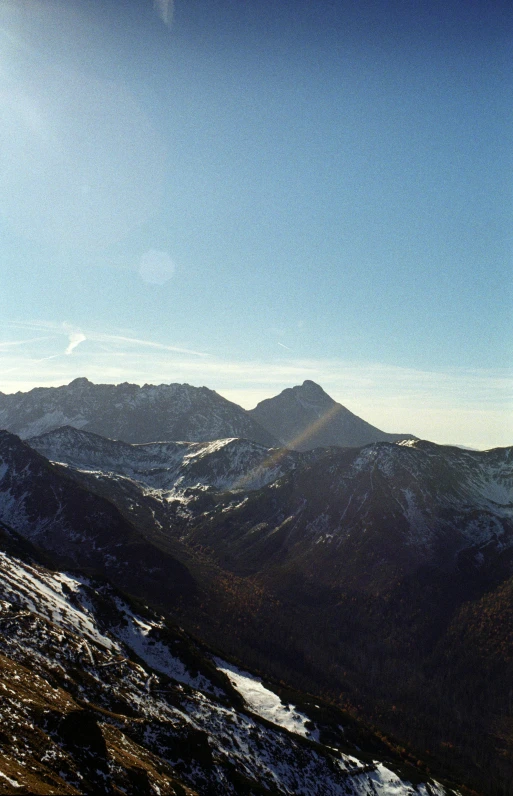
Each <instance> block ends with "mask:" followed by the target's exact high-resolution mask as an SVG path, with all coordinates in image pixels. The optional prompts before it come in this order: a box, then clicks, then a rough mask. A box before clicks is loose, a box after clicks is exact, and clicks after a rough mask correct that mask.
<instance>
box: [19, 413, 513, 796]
mask: <svg viewBox="0 0 513 796" xmlns="http://www.w3.org/2000/svg"><path fill="white" fill-rule="evenodd" d="M31 444H32V445H33V446H34V447H36V448H38V449H39V450H40V451H41V453H43V454H45V455H47V456H49V457H50V458H52V459H54V460H56V461H59V462H61V464H60V465H58V466H54V468H53V470H52V472H53V473H54V474H56V475H58V474H60V477H61V478H65V479H68V480H69V479H70V478H72V479H73V480H74V481H75V482H76V483H77V484H79V485H80V486H81V487H82V488H83V489H86V490H88V491H89V492H94V493H95V494H96V495H97V496H98V497H102V498H103V499H107V500H108V502H109V503H111V504H112V503H114V504H115V505H116V507H117V509H118V511H119V512H120V514H121V516H122V517H123V518H124V520H125V521H126V522H130V523H131V525H132V527H134V528H136V529H137V532H138V533H139V534H141V536H142V537H144V538H145V539H146V540H147V543H149V544H151V545H154V546H155V547H156V548H158V549H160V550H162V551H163V552H165V553H166V554H167V555H169V556H172V557H173V559H175V560H178V561H179V562H180V563H181V564H182V565H183V566H184V567H185V568H186V572H187V578H188V580H189V582H190V583H191V584H192V586H191V588H189V589H188V590H187V589H186V590H184V589H182V591H181V592H179V593H178V592H175V596H174V597H172V598H170V597H166V596H165V595H164V593H161V594H160V595H156V599H157V601H158V602H159V604H160V605H161V606H162V608H163V610H170V609H172V610H173V611H175V612H178V613H179V615H180V616H181V621H182V622H184V623H185V624H186V626H187V627H188V628H189V629H191V630H192V631H193V632H194V633H196V634H198V635H199V636H201V637H202V638H204V639H207V640H208V641H209V642H210V643H211V644H213V645H215V646H217V647H219V648H222V649H223V650H224V651H225V652H229V653H231V654H232V655H234V656H237V657H240V658H242V659H243V660H245V662H246V665H250V664H251V665H252V666H254V667H255V668H258V669H261V670H264V671H266V672H268V673H272V674H273V676H274V677H276V678H277V679H283V680H285V681H287V682H289V683H294V684H295V685H296V686H299V687H300V688H303V689H306V690H309V691H312V692H316V693H323V694H325V695H326V696H328V697H329V698H330V699H332V700H336V701H338V702H339V703H340V704H343V705H345V706H347V707H348V708H349V709H351V710H352V711H353V712H355V713H357V714H358V715H360V716H363V717H364V718H365V719H366V720H367V721H369V722H372V723H373V724H374V726H375V727H377V728H378V729H379V730H380V732H382V733H384V734H385V735H388V736H389V737H390V738H395V739H396V742H397V739H400V740H401V741H402V743H403V744H404V745H406V746H408V747H410V749H411V750H412V753H413V754H414V755H416V757H418V758H419V759H421V760H422V759H424V758H427V759H428V761H430V765H431V766H433V767H434V768H435V769H437V767H439V769H438V770H442V771H445V772H448V771H450V772H452V775H453V776H454V777H455V778H456V780H457V781H463V780H465V781H467V782H468V783H469V784H473V785H474V787H476V788H478V789H480V790H483V791H486V792H489V793H509V790H508V788H509V785H510V783H511V782H512V781H513V742H512V741H513V738H512V733H511V715H512V714H511V709H512V708H511V702H510V700H509V696H508V695H509V691H510V683H511V682H512V681H513V616H512V614H511V593H512V586H511V584H512V583H513V581H512V580H511V573H512V555H513V505H512V503H513V501H512V485H513V472H512V463H513V456H512V451H511V449H497V450H494V451H489V452H482V453H480V452H475V451H462V450H459V449H456V448H448V447H443V446H437V445H433V444H432V443H426V442H410V443H408V444H403V445H397V444H389V443H379V444H375V445H371V446H367V447H364V448H361V449H356V450H354V449H353V450H341V449H336V448H332V449H319V450H315V451H308V452H304V453H293V452H287V451H280V450H275V449H273V450H268V449H266V448H263V447H262V446H259V445H257V444H256V443H250V442H248V441H245V440H237V439H229V440H217V441H216V442H214V443H180V444H176V443H174V444H172V445H169V444H168V443H166V444H164V443H162V444H157V445H135V446H130V445H128V446H127V445H123V444H122V443H116V442H113V441H112V440H110V441H109V440H102V439H101V438H99V437H95V436H94V435H89V434H87V433H86V432H81V431H77V430H74V429H62V430H58V431H55V432H51V433H49V434H47V435H43V436H42V437H39V438H37V439H33V440H31ZM24 449H27V448H26V446H24ZM16 484H17V488H18V489H19V490H20V493H21V492H23V490H24V491H25V492H27V491H30V489H29V485H30V479H28V481H27V482H25V483H24V482H23V481H22V480H21V481H20V478H19V476H18V478H17V480H16ZM42 541H44V540H42ZM122 550H123V548H120V550H119V553H118V554H121V553H122ZM183 582H184V583H185V581H183ZM166 583H167V585H169V584H170V579H169V580H168V581H166ZM135 588H136V589H138V593H139V594H141V595H142V596H145V587H144V584H143V583H141V584H137V583H136V584H135Z"/></svg>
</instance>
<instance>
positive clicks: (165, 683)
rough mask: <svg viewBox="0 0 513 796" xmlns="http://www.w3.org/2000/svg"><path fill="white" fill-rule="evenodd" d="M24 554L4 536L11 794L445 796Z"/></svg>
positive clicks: (189, 643) (0, 594) (321, 714)
mask: <svg viewBox="0 0 513 796" xmlns="http://www.w3.org/2000/svg"><path fill="white" fill-rule="evenodd" d="M23 547H24V543H23V540H20V539H19V537H18V535H17V534H16V533H15V532H14V531H13V530H12V529H9V528H7V527H6V526H3V527H2V528H0V623H1V627H2V633H1V635H0V687H1V690H2V727H1V731H0V749H1V752H2V754H1V760H0V793H5V794H12V793H31V794H50V793H53V794H90V793H105V794H116V793H125V794H128V796H136V795H137V796H145V795H146V794H147V795H148V796H150V794H153V795H155V796H156V794H161V796H172V795H173V796H179V795H180V796H202V795H203V796H226V795H227V796H230V794H231V795H232V796H238V794H247V796H257V794H261V793H269V794H274V795H275V796H278V795H279V794H283V795H284V796H285V795H287V796H296V795H297V796H389V794H391V793H393V794H394V796H446V794H448V790H446V788H444V787H443V786H442V785H441V784H440V783H439V782H436V781H434V780H433V779H432V778H431V777H430V776H429V775H428V774H426V773H425V771H424V773H422V772H421V771H420V770H419V767H418V766H415V765H413V766H412V765H408V763H407V762H406V761H405V760H404V759H403V758H402V757H401V756H400V755H399V754H397V753H394V752H393V751H392V750H391V749H390V748H389V747H388V746H387V744H385V743H383V742H382V741H380V740H379V739H378V738H377V737H376V736H373V735H372V734H371V733H369V732H368V731H366V730H365V729H364V728H362V727H361V726H359V725H358V724H357V723H356V722H355V721H354V720H352V719H351V718H350V716H348V715H347V714H345V713H344V712H342V711H340V710H338V709H336V708H334V707H333V706H330V705H327V704H326V703H323V702H322V701H321V700H319V699H318V698H315V699H313V698H312V697H309V696H306V695H304V694H300V693H298V692H290V691H289V692H286V691H285V689H284V688H283V687H282V686H280V685H278V684H277V683H272V682H269V681H262V678H261V677H257V676H255V675H252V674H250V673H249V672H247V671H245V670H243V669H241V668H239V666H236V665H234V664H233V663H229V662H227V661H226V660H224V659H222V658H219V657H218V656H215V655H213V654H212V653H211V652H210V651H209V650H208V649H207V648H206V647H205V646H204V645H200V644H198V643H197V642H194V641H193V640H192V639H191V638H190V637H189V636H188V635H187V634H186V633H184V631H183V630H181V629H180V628H178V627H176V625H173V624H170V623H169V622H167V621H166V620H165V619H164V618H163V617H162V616H160V615H159V614H156V613H155V612H154V611H151V610H150V609H148V608H147V607H145V606H142V605H139V606H138V607H137V608H136V607H135V606H134V605H133V604H132V603H131V602H130V600H129V599H127V597H126V596H123V595H121V594H120V593H119V592H116V590H115V589H113V588H112V587H111V586H110V585H109V584H108V583H105V582H97V581H95V580H94V579H92V578H90V577H84V576H83V575H79V574H77V573H75V574H72V573H69V572H64V571H61V570H56V569H49V568H48V567H45V566H44V565H42V563H41V561H38V560H37V555H35V556H30V554H29V553H28V552H27V550H26V549H25V554H24V555H21V556H20V555H19V550H21V549H22V548H23ZM13 548H14V549H18V555H15V554H14V553H13ZM451 793H452V791H451Z"/></svg>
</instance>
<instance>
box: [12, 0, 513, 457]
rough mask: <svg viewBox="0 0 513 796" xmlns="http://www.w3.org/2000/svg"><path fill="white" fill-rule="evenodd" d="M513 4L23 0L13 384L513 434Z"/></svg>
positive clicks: (430, 435)
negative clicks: (197, 390)
mask: <svg viewBox="0 0 513 796" xmlns="http://www.w3.org/2000/svg"><path fill="white" fill-rule="evenodd" d="M512 45H513V7H512V6H511V4H510V3H505V2H504V3H503V2H493V0H492V2H486V3H485V2H481V0H470V1H469V0H465V2H455V0H445V2H441V0H440V2H438V1H437V0H429V1H428V0H425V2H424V1H422V2H421V1H420V0H417V1H414V0H408V1H406V0H386V2H385V0H366V2H360V1H357V0H352V1H351V2H349V1H347V2H346V0H316V1H315V2H313V0H294V2H292V1H291V0H290V1H289V0H282V1H281V2H280V3H276V2H275V1H274V0H273V1H272V2H271V0H258V1H257V0H216V2H215V3H213V2H211V0H175V2H174V3H172V2H168V0H155V2H152V0H125V2H124V3H119V2H118V0H104V1H103V2H102V3H98V2H97V0H60V1H57V0H2V2H1V3H0V300H1V308H2V311H1V313H0V390H1V391H3V392H16V391H18V390H23V391H24V390H28V389H31V388H33V387H36V386H57V385H60V384H65V383H68V382H69V381H71V380H72V379H73V378H76V377H77V376H86V377H88V378H89V379H91V380H92V381H95V382H109V383H118V382H122V381H130V382H136V383H140V384H143V383H170V382H184V381H185V382H188V383H190V384H193V385H196V386H201V385H206V386H208V387H211V388H212V389H215V390H217V391H218V392H219V393H221V394H222V395H224V396H226V397H227V398H229V399H230V400H234V401H236V402H237V403H240V404H241V405H243V406H245V407H246V408H251V407H253V406H254V405H255V404H256V403H257V402H258V401H259V400H262V399H263V398H266V397H270V396H272V395H275V394H277V393H278V392H279V391H281V390H282V389H284V388H285V387H290V386H293V385H295V384H301V383H302V381H303V380H304V379H313V380H314V381H317V382H318V383H320V384H321V385H322V386H323V387H324V389H325V390H326V391H327V392H329V393H330V394H331V395H332V397H334V398H335V399H336V400H338V401H340V402H341V403H342V404H344V405H345V406H347V407H348V408H349V409H350V410H351V411H353V412H355V413H356V414H358V415H359V416H361V417H363V418H365V419H366V420H367V421H369V422H371V423H373V424H374V425H376V426H378V427H379V428H382V429H384V430H386V431H391V432H395V431H397V432H401V433H402V432H409V433H414V434H416V435H417V436H421V437H425V438H427V439H431V440H433V441H435V442H441V443H454V444H462V445H469V446H471V447H478V448H488V447H495V446H502V445H511V444H513V411H512V410H513V406H512V404H513V401H512V396H513V354H512V351H513V345H512V343H513V334H512V332H513V323H512V300H513V268H512V259H513V258H512V254H513V226H512V221H513V212H512V211H513V147H512V144H513V116H512V108H513V103H512V96H513V72H512V70H511V53H512V49H513V46H512Z"/></svg>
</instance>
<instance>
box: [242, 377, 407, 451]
mask: <svg viewBox="0 0 513 796" xmlns="http://www.w3.org/2000/svg"><path fill="white" fill-rule="evenodd" d="M249 414H250V415H251V417H252V418H253V419H254V420H256V421H257V422H258V423H260V425H261V426H263V427H264V428H265V429H267V431H268V432H269V433H270V434H272V435H273V436H274V437H277V438H278V439H279V440H280V442H281V444H282V445H285V446H286V447H288V448H292V449H294V450H300V451H304V450H310V449H312V448H317V447H328V446H330V445H338V446H340V447H343V448H345V447H350V448H355V447H356V448H358V447H360V446H362V445H368V444H369V443H371V442H395V441H397V440H400V439H405V438H408V439H412V435H411V434H387V433H386V432H384V431H380V430H379V428H375V427H374V426H371V425H370V424H369V423H366V422H365V420H362V419H361V418H360V417H357V416H356V415H354V414H353V413H352V412H350V411H349V409H346V408H345V407H344V406H342V405H341V404H339V403H336V402H335V401H334V400H333V398H330V396H329V395H328V394H327V393H325V392H324V390H323V389H322V387H320V386H319V385H318V384H316V383H315V382H313V381H309V380H307V381H304V382H303V384H302V385H301V386H297V387H292V388H287V389H286V390H283V392H281V393H280V394H279V395H276V396H275V397H274V398H268V399H266V400H265V401H261V402H260V403H259V404H257V406H256V407H255V408H254V409H251V410H250V411H249Z"/></svg>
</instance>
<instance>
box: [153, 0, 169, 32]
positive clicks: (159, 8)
mask: <svg viewBox="0 0 513 796" xmlns="http://www.w3.org/2000/svg"><path fill="white" fill-rule="evenodd" d="M153 8H154V9H155V11H156V12H157V14H158V15H159V17H160V18H161V20H162V22H163V23H164V25H167V26H168V28H169V27H171V22H172V21H173V10H174V3H173V0H153Z"/></svg>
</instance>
